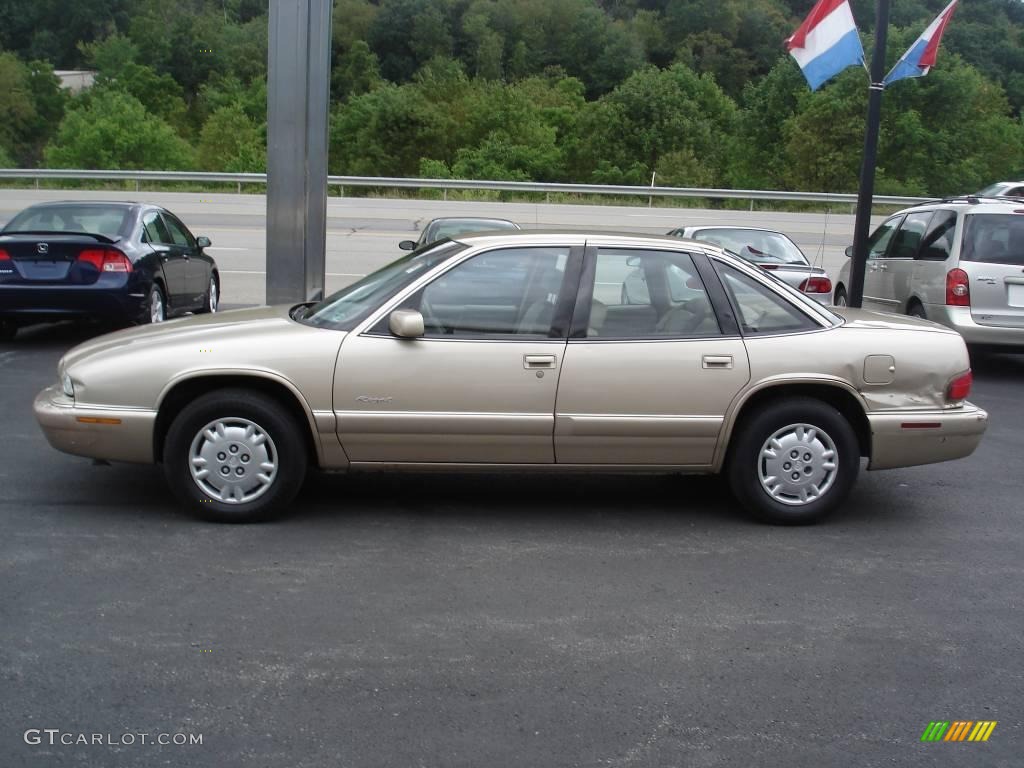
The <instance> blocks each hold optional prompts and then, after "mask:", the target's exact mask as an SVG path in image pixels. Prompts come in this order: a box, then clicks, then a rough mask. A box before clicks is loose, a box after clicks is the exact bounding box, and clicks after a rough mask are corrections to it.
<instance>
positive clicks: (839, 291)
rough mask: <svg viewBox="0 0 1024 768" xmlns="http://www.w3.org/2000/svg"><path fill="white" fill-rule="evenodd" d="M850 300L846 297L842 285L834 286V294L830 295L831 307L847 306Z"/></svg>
mask: <svg viewBox="0 0 1024 768" xmlns="http://www.w3.org/2000/svg"><path fill="white" fill-rule="evenodd" d="M849 303H850V300H849V298H847V296H846V289H845V288H843V286H842V285H839V286H836V292H835V293H834V294H833V295H832V306H835V307H846V306H849Z"/></svg>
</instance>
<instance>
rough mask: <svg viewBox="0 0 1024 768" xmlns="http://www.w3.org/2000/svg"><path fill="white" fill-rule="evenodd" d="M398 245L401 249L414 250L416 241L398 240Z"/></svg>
mask: <svg viewBox="0 0 1024 768" xmlns="http://www.w3.org/2000/svg"><path fill="white" fill-rule="evenodd" d="M398 247H399V248H401V249H402V250H403V251H415V250H416V241H415V240H403V241H402V242H400V243H399V244H398Z"/></svg>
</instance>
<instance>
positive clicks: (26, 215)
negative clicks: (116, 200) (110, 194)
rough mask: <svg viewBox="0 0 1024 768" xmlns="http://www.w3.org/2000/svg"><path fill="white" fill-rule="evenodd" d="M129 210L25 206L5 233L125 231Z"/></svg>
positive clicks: (112, 233) (108, 233)
mask: <svg viewBox="0 0 1024 768" xmlns="http://www.w3.org/2000/svg"><path fill="white" fill-rule="evenodd" d="M131 218H132V216H131V209H130V208H128V207H127V206H123V205H116V206H115V205H95V204H92V205H76V204H72V205H47V206H44V207H41V208H27V209H26V210H24V211H22V212H21V213H19V214H18V215H17V216H15V217H14V218H13V219H11V220H10V221H9V222H8V223H7V226H6V227H4V228H3V231H4V232H8V233H9V232H88V233H93V234H99V235H106V236H107V237H117V236H118V235H123V234H127V232H128V228H129V225H130V224H131Z"/></svg>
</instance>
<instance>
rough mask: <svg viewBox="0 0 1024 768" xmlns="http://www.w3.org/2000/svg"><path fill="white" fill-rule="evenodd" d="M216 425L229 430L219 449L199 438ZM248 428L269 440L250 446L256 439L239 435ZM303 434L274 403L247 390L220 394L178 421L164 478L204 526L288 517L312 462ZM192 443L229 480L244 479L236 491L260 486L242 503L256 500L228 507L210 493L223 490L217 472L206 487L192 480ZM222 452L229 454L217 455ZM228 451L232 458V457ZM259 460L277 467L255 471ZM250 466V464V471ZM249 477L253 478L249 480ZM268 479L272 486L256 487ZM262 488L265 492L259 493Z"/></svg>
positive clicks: (195, 404) (196, 404) (209, 396)
mask: <svg viewBox="0 0 1024 768" xmlns="http://www.w3.org/2000/svg"><path fill="white" fill-rule="evenodd" d="M216 421H220V422H223V423H224V424H225V426H226V428H225V431H224V436H223V437H221V438H217V440H219V441H221V445H220V446H218V445H217V443H216V442H214V441H212V440H210V439H209V438H205V437H203V436H202V435H201V433H202V432H203V431H204V430H205V429H206V428H207V427H208V426H209V425H211V424H212V423H213V422H216ZM245 422H248V423H251V424H253V425H254V426H255V427H256V429H257V430H258V431H257V432H256V434H255V437H256V438H258V437H259V434H260V432H262V433H263V434H264V435H265V436H266V437H267V438H269V439H268V440H265V441H264V442H263V443H259V444H257V443H256V442H252V441H253V440H254V438H246V437H245V436H244V435H243V434H242V433H241V431H240V430H242V429H244V428H245V426H246V424H245ZM229 430H230V431H229ZM301 430H302V428H301V427H300V426H299V425H298V424H297V423H296V420H295V418H294V417H293V416H292V414H291V413H289V412H288V410H287V409H286V408H284V407H283V406H282V405H281V404H280V403H278V402H277V401H276V400H274V399H273V398H272V397H269V396H267V395H264V394H261V393H259V392H253V391H251V390H247V389H220V390H216V391H214V392H210V393H208V394H206V395H203V396H201V397H199V398H197V399H196V400H195V401H193V402H192V403H189V405H187V406H186V407H185V408H184V409H183V410H182V411H181V413H179V414H178V416H177V417H176V418H175V419H174V421H173V423H172V424H171V428H170V429H169V430H168V431H167V437H166V439H165V440H164V456H163V458H164V475H165V476H166V477H167V482H168V484H169V485H170V486H171V490H172V491H173V492H174V494H175V495H176V496H177V497H178V498H179V499H180V500H181V502H182V503H183V504H184V505H185V506H186V507H187V508H188V509H189V511H190V512H192V513H194V514H197V515H199V516H200V517H202V518H204V519H206V520H211V521H214V522H219V523H251V522H257V521H260V520H267V519H270V518H272V517H275V516H277V515H280V514H282V513H283V512H285V511H287V509H288V505H289V504H290V503H291V501H292V499H294V498H295V495H296V494H297V493H298V492H299V489H300V488H301V487H302V482H303V480H304V479H305V476H306V467H307V465H308V461H309V459H308V456H307V450H306V442H305V440H304V439H303V433H302V431H301ZM194 442H195V443H196V446H195V447H196V449H197V453H199V454H205V455H206V456H207V457H208V458H209V460H210V462H211V463H213V464H214V466H216V468H217V469H216V472H217V473H219V472H222V471H223V468H224V467H227V468H228V477H231V478H232V479H233V478H234V475H233V474H232V473H233V472H238V473H239V475H241V477H239V479H238V485H237V487H238V488H240V489H241V488H242V487H243V485H246V486H247V485H248V484H252V483H253V482H256V487H255V489H253V490H251V491H246V493H245V494H243V499H244V495H246V494H250V495H252V499H251V500H248V501H246V500H238V501H232V502H226V501H223V500H222V498H223V496H224V495H229V494H227V493H222V494H221V495H220V496H218V495H215V492H211V490H210V489H211V488H214V489H215V486H217V485H221V484H224V481H223V479H222V478H221V477H220V475H219V474H216V473H215V472H214V471H213V469H214V468H213V467H211V473H210V474H209V475H208V477H209V480H208V481H207V480H205V479H204V480H199V479H196V478H195V477H193V475H192V471H191V458H192V455H193V448H194V446H193V443H194ZM218 447H224V448H225V450H224V451H218V450H217V449H218ZM229 450H230V451H233V453H232V454H229V453H228V451H229ZM264 451H265V453H264ZM261 456H262V457H264V458H266V457H269V458H268V459H266V460H267V461H269V462H272V463H273V464H274V465H275V468H274V470H273V471H272V472H271V470H269V469H262V468H260V469H257V466H256V462H257V461H259V459H260V457H261ZM220 457H224V458H223V459H222V458H220ZM247 457H249V458H247ZM200 458H202V456H200ZM249 461H252V465H251V469H250V466H249V464H248V462H249ZM221 462H223V463H221ZM264 466H265V465H264ZM239 470H241V471H239ZM250 471H251V473H252V474H249V475H248V476H247V473H248V472H250ZM268 474H269V475H270V480H269V481H258V479H259V478H262V477H265V476H267V475H268ZM202 482H205V483H206V486H205V487H202V486H201V483H202ZM258 488H262V490H260V491H259V492H258V493H257V492H256V489H258ZM215 490H216V489H215ZM222 490H223V491H225V492H226V491H227V490H228V489H227V488H225V489H222Z"/></svg>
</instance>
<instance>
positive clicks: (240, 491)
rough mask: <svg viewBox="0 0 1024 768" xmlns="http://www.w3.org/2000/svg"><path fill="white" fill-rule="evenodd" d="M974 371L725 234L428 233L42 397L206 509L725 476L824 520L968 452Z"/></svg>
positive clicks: (938, 339) (110, 344)
mask: <svg viewBox="0 0 1024 768" xmlns="http://www.w3.org/2000/svg"><path fill="white" fill-rule="evenodd" d="M624 297H626V298H624ZM970 386H971V373H970V367H969V361H968V356H967V349H966V347H965V346H964V342H963V340H962V339H961V337H960V336H959V335H958V334H956V333H955V332H953V331H950V330H947V329H945V328H943V327H941V326H939V325H936V324H934V323H930V322H927V321H924V320H918V319H914V318H908V317H897V316H895V315H886V314H877V313H870V312H864V311H858V310H846V309H844V310H842V314H835V313H834V312H832V311H831V310H830V309H828V308H826V307H823V306H822V305H821V304H819V303H817V302H815V301H812V300H810V299H808V298H807V297H806V296H804V295H803V294H801V293H800V292H798V291H795V290H793V289H792V288H790V287H789V286H787V285H785V284H784V283H783V282H782V281H780V280H777V279H775V278H774V277H772V276H771V275H769V274H767V273H765V272H763V271H761V270H759V269H757V267H755V266H752V265H750V264H748V263H746V262H744V261H742V260H740V259H738V258H735V257H733V256H730V255H729V254H728V253H726V252H724V251H722V250H721V249H718V248H716V247H714V246H711V245H707V244H703V243H697V242H691V241H685V240H679V239H675V238H663V237H642V236H635V235H611V234H591V235H583V234H564V233H540V232H522V233H516V234H508V233H502V234H487V235H475V236H467V237H462V238H460V239H459V240H457V241H454V240H446V241H442V242H440V243H435V244H433V245H431V246H428V247H426V248H423V249H420V250H418V251H415V252H413V253H411V254H408V255H406V256H405V257H403V258H401V259H399V260H398V261H396V262H394V263H392V264H390V265H388V266H387V267H384V268H383V269H381V270H379V271H378V272H375V273H373V274H372V275H369V276H367V277H365V278H364V279H362V280H360V281H359V282H357V283H355V284H353V285H350V286H349V287H347V288H345V289H343V290H341V291H339V292H337V293H335V294H334V295H332V296H330V297H329V298H327V299H325V300H323V301H321V302H319V303H316V304H308V303H307V304H300V305H297V306H293V307H287V306H282V307H261V308H258V309H247V310H237V311H233V312H222V313H218V314H216V315H209V316H204V317H194V318H187V319H183V320H175V321H172V322H167V323H161V324H159V325H156V326H149V327H142V328H134V329H129V330H125V331H120V332H117V333H112V334H109V335H106V336H102V337H100V338H97V339H95V340H93V341H90V342H87V343H85V344H82V345H80V346H78V347H75V348H74V349H72V350H71V351H70V352H68V353H67V354H66V355H65V356H64V357H63V358H62V360H61V361H60V363H59V366H58V381H57V383H56V384H54V385H53V386H51V387H49V388H47V389H45V390H43V391H42V392H40V393H39V395H38V397H37V398H36V401H35V412H36V416H37V418H38V420H39V423H40V424H41V425H42V428H43V431H44V432H45V433H46V437H47V439H48V440H49V441H50V443H51V444H52V445H53V446H54V447H55V448H58V449H59V450H62V451H65V452H67V453H72V454H77V455H81V456H89V457H93V458H98V459H107V460H112V461H126V462H141V463H153V462H158V463H161V464H162V465H163V467H164V470H165V472H166V475H167V480H168V482H169V484H170V487H171V489H172V490H173V491H174V493H175V494H177V495H178V496H179V497H180V498H181V500H182V501H183V502H184V503H185V504H186V505H188V506H189V507H190V508H191V509H193V510H195V511H196V512H198V513H199V514H201V515H203V516H205V517H207V518H212V519H215V520H222V521H230V522H245V521H251V520H256V519H261V518H266V517H268V516H270V515H274V514H277V513H280V512H283V511H285V510H287V508H288V505H289V503H290V502H291V501H292V499H293V498H294V496H295V494H296V493H297V492H298V490H299V488H300V486H301V485H302V482H303V478H304V477H305V473H306V469H307V467H308V466H310V465H315V466H317V467H319V468H321V469H324V470H359V469H382V468H383V469H396V470H397V469H404V468H417V469H423V468H445V469H453V470H466V469H485V470H500V469H508V468H520V469H521V468H529V469H532V470H537V471H541V470H555V471H565V470H576V469H579V470H586V471H594V470H598V471H606V472H629V471H643V472H649V471H652V470H655V471H664V472H692V473H717V472H722V473H724V474H725V475H726V476H727V478H728V481H729V484H730V486H731V488H732V490H733V492H734V493H735V495H736V497H737V498H738V499H739V501H740V502H742V503H743V505H744V506H745V507H747V508H748V509H749V510H750V511H751V512H753V513H754V514H756V515H757V516H759V517H760V518H762V519H764V520H768V521H772V522H777V523H807V522H812V521H815V520H818V519H820V518H821V517H822V516H823V515H824V514H826V513H827V512H829V511H831V510H832V509H834V508H835V507H836V506H838V505H839V504H840V503H841V502H842V500H843V499H844V498H845V497H846V495H847V493H848V492H849V490H850V488H851V486H852V485H853V483H854V480H855V479H856V476H857V473H858V471H859V470H860V467H861V460H862V458H865V459H866V460H867V468H868V469H887V468H890V467H902V466H909V465H914V464H926V463H929V462H937V461H946V460H948V459H956V458H960V457H963V456H967V455H969V454H970V453H971V452H972V451H973V450H974V449H975V448H976V447H977V445H978V442H979V441H980V440H981V436H982V434H983V433H984V431H985V426H986V421H987V418H988V417H987V414H986V413H985V412H984V411H983V410H981V409H980V408H977V407H975V406H974V405H972V404H970V403H969V402H967V400H966V398H967V395H968V392H969V390H970Z"/></svg>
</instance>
